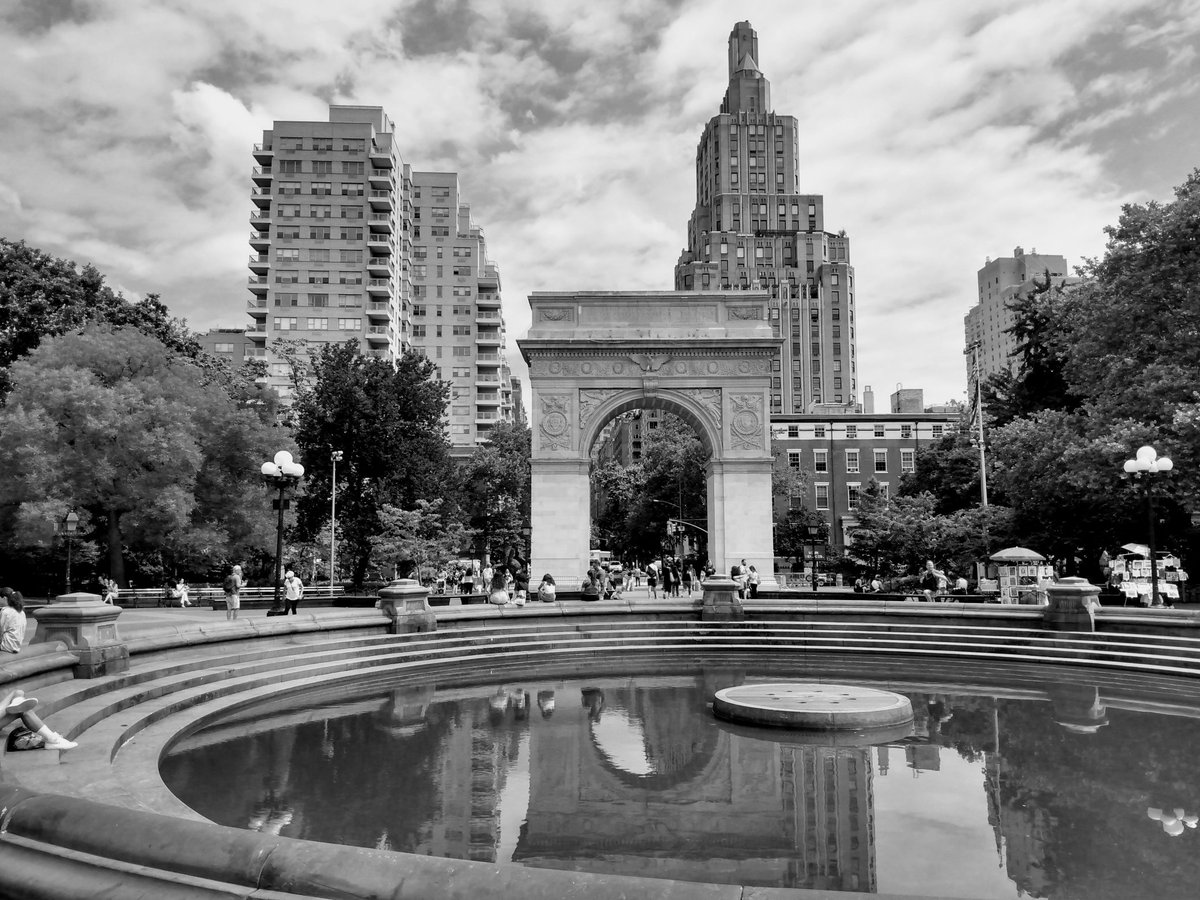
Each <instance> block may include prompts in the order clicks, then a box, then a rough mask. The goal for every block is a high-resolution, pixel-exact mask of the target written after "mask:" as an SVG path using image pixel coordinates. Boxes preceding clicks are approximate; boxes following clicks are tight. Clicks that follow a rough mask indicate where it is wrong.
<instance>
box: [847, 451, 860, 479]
mask: <svg viewBox="0 0 1200 900" xmlns="http://www.w3.org/2000/svg"><path fill="white" fill-rule="evenodd" d="M846 473H847V474H849V475H857V474H858V451H857V450H847V451H846Z"/></svg>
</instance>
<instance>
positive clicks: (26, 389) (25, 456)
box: [0, 325, 269, 584]
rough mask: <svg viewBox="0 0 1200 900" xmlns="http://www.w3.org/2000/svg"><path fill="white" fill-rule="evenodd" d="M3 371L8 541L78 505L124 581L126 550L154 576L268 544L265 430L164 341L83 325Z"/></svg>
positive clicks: (28, 537) (1, 491)
mask: <svg viewBox="0 0 1200 900" xmlns="http://www.w3.org/2000/svg"><path fill="white" fill-rule="evenodd" d="M10 374H11V378H12V390H11V392H10V394H9V398H8V403H7V405H6V406H5V407H4V409H3V410H2V411H0V430H3V432H4V435H5V440H4V442H3V445H0V465H3V466H4V469H5V471H6V472H7V473H8V474H9V477H8V478H6V479H4V481H3V482H2V483H0V502H3V503H5V504H7V505H9V506H10V508H12V509H13V511H14V516H13V518H12V526H13V531H12V532H11V533H10V538H11V540H12V542H14V543H17V544H28V543H30V542H35V543H36V542H38V541H39V540H43V539H44V532H45V528H46V523H47V522H57V521H59V520H61V518H62V517H63V515H65V513H66V512H67V510H68V509H74V508H83V509H86V510H87V511H88V513H89V519H90V521H93V522H95V523H97V526H98V529H99V530H100V531H101V535H102V536H101V543H103V544H104V545H105V546H106V548H107V553H108V567H109V572H110V574H111V575H112V577H113V578H115V579H117V581H118V582H121V583H123V584H124V583H126V578H125V552H126V549H127V546H129V547H131V548H132V549H133V552H135V553H138V554H142V557H143V558H147V559H153V560H156V562H152V563H151V565H152V567H153V571H154V573H155V574H162V572H161V570H162V569H163V568H165V567H171V568H174V569H175V570H176V571H178V569H179V567H180V566H182V567H184V568H185V569H188V570H191V571H195V568H196V567H198V568H200V569H201V570H203V569H207V568H211V567H213V566H214V565H217V564H218V563H219V562H220V561H221V560H222V559H223V558H224V557H225V556H226V555H227V554H228V553H230V552H231V551H232V550H234V549H235V548H238V547H240V546H244V545H246V544H252V543H257V542H260V541H261V540H262V538H263V537H264V532H265V531H266V527H265V525H266V522H267V521H268V519H267V511H266V509H265V500H263V499H259V497H260V492H259V490H258V489H257V481H258V479H257V472H256V470H257V466H258V464H259V463H260V462H261V460H262V458H264V457H263V454H265V453H266V446H267V440H268V437H269V428H268V426H267V425H266V423H264V422H263V421H262V419H261V418H259V417H258V416H257V415H256V413H255V411H253V410H250V409H244V408H241V407H239V406H238V404H237V403H236V402H235V401H234V400H233V399H232V398H231V397H230V396H229V395H228V394H227V393H226V392H225V391H224V390H223V389H222V388H221V387H219V386H217V385H215V384H212V383H206V379H205V377H204V375H203V373H202V372H201V371H200V370H199V369H198V368H197V367H196V366H194V365H193V364H191V363H190V362H188V361H186V360H183V359H181V358H179V357H178V356H176V355H174V354H173V353H172V352H171V351H170V350H169V349H168V348H167V347H166V346H165V345H164V344H163V343H162V342H161V341H158V340H157V339H155V338H153V337H150V336H148V335H145V334H142V333H141V332H139V331H136V330H133V329H130V328H122V329H115V330H114V329H111V328H110V327H108V326H102V325H89V326H86V327H85V328H84V329H83V330H82V331H80V332H78V333H70V334H65V335H61V336H59V337H54V338H50V339H48V340H45V341H43V342H42V343H41V344H40V345H39V346H38V347H37V349H35V350H33V351H32V352H31V353H29V354H28V355H27V356H26V357H24V358H22V359H20V360H18V361H17V362H16V363H15V364H14V365H13V366H12V368H11V370H10ZM251 485H253V487H251ZM139 548H140V549H139ZM147 553H149V554H150V556H149V557H147V556H146V554H147Z"/></svg>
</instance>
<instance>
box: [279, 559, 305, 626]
mask: <svg viewBox="0 0 1200 900" xmlns="http://www.w3.org/2000/svg"><path fill="white" fill-rule="evenodd" d="M283 598H284V601H285V608H286V611H285V612H284V615H287V614H288V613H291V614H292V615H293V616H298V615H300V613H299V612H298V611H297V608H298V607H299V606H300V601H301V600H302V599H303V598H304V582H302V581H301V580H300V578H299V576H297V575H296V573H295V572H293V571H292V570H291V569H288V570H287V574H286V575H284V576H283Z"/></svg>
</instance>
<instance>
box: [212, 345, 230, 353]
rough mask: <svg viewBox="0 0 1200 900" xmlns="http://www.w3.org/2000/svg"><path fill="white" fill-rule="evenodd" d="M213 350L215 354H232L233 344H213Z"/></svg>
mask: <svg viewBox="0 0 1200 900" xmlns="http://www.w3.org/2000/svg"><path fill="white" fill-rule="evenodd" d="M213 350H214V351H215V352H217V353H232V352H233V344H214V345H213Z"/></svg>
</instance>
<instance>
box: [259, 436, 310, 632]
mask: <svg viewBox="0 0 1200 900" xmlns="http://www.w3.org/2000/svg"><path fill="white" fill-rule="evenodd" d="M259 473H260V474H261V475H262V479H263V482H264V483H265V484H267V485H268V486H269V487H272V488H278V489H279V497H278V498H277V499H276V501H275V505H276V507H277V508H278V510H279V520H278V523H277V525H276V527H275V602H274V604H273V605H272V607H271V612H272V613H274V614H275V615H278V614H280V613H282V612H283V611H284V610H283V595H282V586H283V512H284V510H285V509H287V499H286V497H287V489H288V488H289V487H291V488H294V487H295V486H296V485H297V484H299V483H300V479H301V478H303V477H304V466H302V465H300V463H298V462H296V460H295V459H294V458H293V457H292V454H291V453H290V452H288V451H287V450H280V451H279V452H278V453H276V454H275V457H274V460H273V461H272V462H265V463H263V464H262V465H261V466H259Z"/></svg>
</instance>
